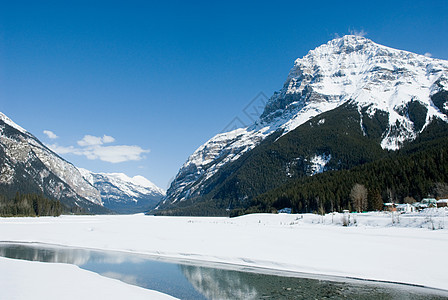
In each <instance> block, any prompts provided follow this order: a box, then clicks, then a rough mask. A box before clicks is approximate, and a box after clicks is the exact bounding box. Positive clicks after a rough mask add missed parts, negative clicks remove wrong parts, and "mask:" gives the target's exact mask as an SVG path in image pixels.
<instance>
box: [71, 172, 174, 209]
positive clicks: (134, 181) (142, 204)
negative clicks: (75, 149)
mask: <svg viewBox="0 0 448 300" xmlns="http://www.w3.org/2000/svg"><path fill="white" fill-rule="evenodd" d="M79 171H80V172H81V174H82V176H83V177H84V178H85V179H86V180H87V181H88V182H89V183H90V184H91V185H93V186H94V187H95V188H97V190H98V191H99V192H100V194H101V199H102V201H103V205H104V206H105V207H106V208H108V209H110V210H113V211H115V212H117V213H125V214H127V213H137V212H143V211H147V210H150V209H153V208H154V207H156V205H157V204H158V203H159V202H160V200H161V199H162V198H163V196H165V191H164V190H162V189H161V188H159V187H157V186H156V185H155V184H154V183H152V182H151V181H149V180H148V179H146V178H145V177H143V176H134V177H132V178H131V177H129V176H127V175H126V174H123V173H93V172H90V171H88V170H86V169H82V168H79Z"/></svg>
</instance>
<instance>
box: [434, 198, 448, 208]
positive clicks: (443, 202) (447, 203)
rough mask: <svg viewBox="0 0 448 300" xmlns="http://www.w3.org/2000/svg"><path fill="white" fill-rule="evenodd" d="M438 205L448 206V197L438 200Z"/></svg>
mask: <svg viewBox="0 0 448 300" xmlns="http://www.w3.org/2000/svg"><path fill="white" fill-rule="evenodd" d="M436 203H437V207H448V199H440V200H437V202H436Z"/></svg>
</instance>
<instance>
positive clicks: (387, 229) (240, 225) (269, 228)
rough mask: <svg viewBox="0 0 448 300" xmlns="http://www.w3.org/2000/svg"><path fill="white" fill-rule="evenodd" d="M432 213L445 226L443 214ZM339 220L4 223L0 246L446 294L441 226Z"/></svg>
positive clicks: (446, 240)
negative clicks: (148, 258) (112, 253)
mask: <svg viewBox="0 0 448 300" xmlns="http://www.w3.org/2000/svg"><path fill="white" fill-rule="evenodd" d="M437 213H438V214H440V215H439V216H438V217H437V218H440V221H441V222H442V221H443V222H444V218H445V217H446V211H444V210H438V211H437ZM342 217H343V215H342V214H336V215H327V216H325V217H321V216H317V215H309V214H306V215H287V214H279V215H269V214H255V215H248V216H242V217H238V218H233V219H229V218H212V217H202V218H201V217H154V216H144V215H132V216H62V217H58V218H51V217H48V218H47V217H45V218H9V219H0V241H23V242H44V243H52V244H61V245H66V246H76V247H86V248H96V249H109V250H121V251H131V252H138V253H146V254H151V255H160V256H165V257H172V258H178V259H187V260H201V261H209V262H223V263H231V264H238V265H245V266H254V267H263V268H270V269H276V270H288V271H296V272H305V273H312V274H324V275H329V276H349V277H355V278H363V279H372V280H382V281H391V282H402V283H409V284H417V285H423V286H428V287H433V288H439V289H445V290H448V281H447V280H446V270H447V269H448V260H446V259H443V255H437V254H438V253H439V252H442V251H443V249H448V230H447V229H445V228H442V227H443V226H441V229H440V230H430V229H428V228H430V227H429V226H426V225H427V224H428V223H427V222H426V221H425V220H426V218H427V217H426V216H424V215H421V214H419V215H415V216H414V217H413V218H412V217H405V216H404V215H402V216H400V220H399V222H398V223H395V224H392V218H391V216H390V215H389V214H385V213H369V214H351V221H352V222H351V226H348V227H344V226H342V221H341V218H342ZM434 218H435V217H434ZM355 219H356V223H355V222H354V220H355ZM425 226H426V227H425ZM420 227H422V228H420Z"/></svg>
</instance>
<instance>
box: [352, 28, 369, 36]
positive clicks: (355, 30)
mask: <svg viewBox="0 0 448 300" xmlns="http://www.w3.org/2000/svg"><path fill="white" fill-rule="evenodd" d="M348 32H349V33H350V34H352V35H356V36H360V37H365V36H366V35H367V32H366V31H364V29H361V30H357V29H349V30H348Z"/></svg>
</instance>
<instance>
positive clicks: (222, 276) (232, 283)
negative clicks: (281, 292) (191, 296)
mask: <svg viewBox="0 0 448 300" xmlns="http://www.w3.org/2000/svg"><path fill="white" fill-rule="evenodd" d="M180 268H181V270H182V273H183V274H184V275H185V277H186V278H187V279H188V281H189V282H190V283H191V284H192V285H193V286H194V287H195V289H197V290H198V291H199V292H200V293H201V294H203V295H204V296H205V297H206V298H207V299H248V300H249V299H260V295H259V293H258V291H257V289H256V288H255V287H254V286H253V285H250V284H249V282H248V281H247V280H245V279H246V278H245V276H243V275H244V273H242V272H236V271H228V270H220V269H211V268H204V267H197V266H187V265H180Z"/></svg>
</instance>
